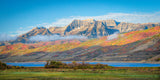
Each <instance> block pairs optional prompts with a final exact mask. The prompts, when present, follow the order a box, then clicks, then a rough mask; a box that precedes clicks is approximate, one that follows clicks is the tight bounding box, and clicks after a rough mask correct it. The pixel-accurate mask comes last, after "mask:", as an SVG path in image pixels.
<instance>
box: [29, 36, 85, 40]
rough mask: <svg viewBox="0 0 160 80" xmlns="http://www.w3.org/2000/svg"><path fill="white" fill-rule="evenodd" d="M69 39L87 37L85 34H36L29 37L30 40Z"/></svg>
mask: <svg viewBox="0 0 160 80" xmlns="http://www.w3.org/2000/svg"><path fill="white" fill-rule="evenodd" d="M70 39H87V37H85V36H77V35H70V36H64V37H63V36H60V35H51V36H48V35H36V36H32V37H30V38H29V40H30V41H54V40H70Z"/></svg>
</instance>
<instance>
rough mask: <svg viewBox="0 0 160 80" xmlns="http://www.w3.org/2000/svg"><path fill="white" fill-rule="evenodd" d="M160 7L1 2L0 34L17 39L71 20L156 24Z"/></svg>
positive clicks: (85, 0)
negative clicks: (24, 34) (36, 28)
mask: <svg viewBox="0 0 160 80" xmlns="http://www.w3.org/2000/svg"><path fill="white" fill-rule="evenodd" d="M159 3H160V1H159V0H0V27H1V28H0V34H8V35H20V34H22V33H25V32H27V31H28V30H30V29H32V28H33V27H35V26H47V27H48V26H64V25H67V24H68V23H70V22H71V21H72V20H73V19H87V18H95V19H97V20H98V19H110V18H111V19H112V18H113V19H116V20H119V21H128V22H133V23H141V22H142V23H143V22H144V23H145V22H158V21H160V5H159ZM106 17H107V18H106ZM135 17H136V19H134V20H133V18H135Z"/></svg>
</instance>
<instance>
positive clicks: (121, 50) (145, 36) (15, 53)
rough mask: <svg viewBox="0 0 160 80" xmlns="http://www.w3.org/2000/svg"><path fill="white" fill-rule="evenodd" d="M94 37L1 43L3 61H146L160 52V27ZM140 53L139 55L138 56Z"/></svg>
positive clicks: (0, 50)
mask: <svg viewBox="0 0 160 80" xmlns="http://www.w3.org/2000/svg"><path fill="white" fill-rule="evenodd" d="M107 38H108V36H104V37H101V38H96V39H90V40H87V41H85V40H81V41H80V40H57V41H50V42H39V43H33V44H23V43H17V44H13V45H6V46H0V60H2V61H44V60H50V59H53V60H69V61H71V60H77V61H82V60H85V61H88V60H99V61H142V60H149V59H151V58H153V57H155V56H157V55H160V54H159V52H158V51H159V50H160V47H159V45H160V41H159V39H160V26H157V27H153V28H150V29H146V30H140V31H132V32H128V33H123V34H122V33H121V34H117V38H114V39H112V40H108V39H107ZM137 55H139V57H137Z"/></svg>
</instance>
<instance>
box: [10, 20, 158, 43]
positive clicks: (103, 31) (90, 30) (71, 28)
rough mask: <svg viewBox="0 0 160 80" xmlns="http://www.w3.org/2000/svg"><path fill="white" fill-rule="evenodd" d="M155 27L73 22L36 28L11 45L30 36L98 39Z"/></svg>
mask: <svg viewBox="0 0 160 80" xmlns="http://www.w3.org/2000/svg"><path fill="white" fill-rule="evenodd" d="M155 26H160V23H144V24H140V23H139V24H133V23H126V22H117V21H115V20H94V19H87V20H73V21H72V22H71V23H70V24H69V25H67V26H64V27H50V28H48V29H47V28H45V27H39V28H38V27H36V28H33V29H32V30H31V31H29V32H27V33H25V34H22V35H20V36H19V37H18V38H17V39H16V40H15V41H12V42H11V43H12V44H13V43H19V42H21V43H26V42H29V38H30V37H31V36H36V35H54V34H57V35H61V36H68V35H80V36H86V37H88V38H99V37H103V36H108V35H111V34H113V33H115V32H119V33H126V32H130V31H138V30H145V29H149V28H152V27H155Z"/></svg>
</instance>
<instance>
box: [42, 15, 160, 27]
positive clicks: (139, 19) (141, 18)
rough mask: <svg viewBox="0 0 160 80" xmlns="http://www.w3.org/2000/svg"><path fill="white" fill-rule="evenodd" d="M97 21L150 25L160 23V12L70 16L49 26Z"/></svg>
mask: <svg viewBox="0 0 160 80" xmlns="http://www.w3.org/2000/svg"><path fill="white" fill-rule="evenodd" d="M89 18H92V19H95V20H107V19H113V20H116V21H119V22H129V23H149V22H159V21H160V12H156V13H153V14H146V13H145V14H138V13H134V14H133V13H132V14H131V13H109V14H106V15H101V16H70V17H68V18H61V19H58V20H57V21H55V22H53V23H52V24H50V25H45V26H46V27H48V26H61V27H63V26H65V25H68V24H69V23H71V22H72V21H73V20H74V19H79V20H85V19H89Z"/></svg>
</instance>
